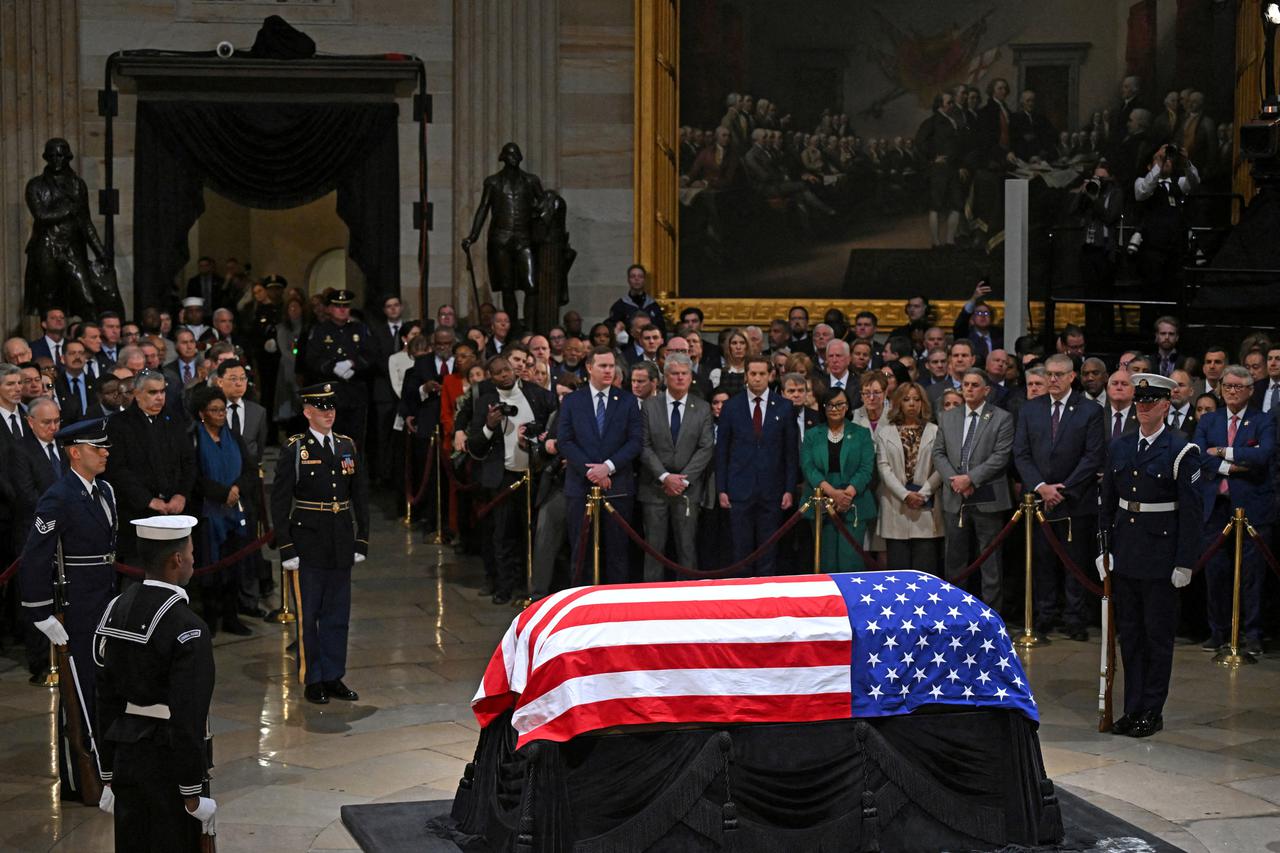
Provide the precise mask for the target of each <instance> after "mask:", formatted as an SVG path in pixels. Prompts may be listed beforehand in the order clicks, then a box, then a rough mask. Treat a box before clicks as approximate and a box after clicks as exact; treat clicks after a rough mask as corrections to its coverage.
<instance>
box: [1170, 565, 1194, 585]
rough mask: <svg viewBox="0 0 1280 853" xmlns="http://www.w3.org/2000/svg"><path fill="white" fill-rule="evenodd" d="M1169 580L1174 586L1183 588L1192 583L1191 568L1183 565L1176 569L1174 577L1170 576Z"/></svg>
mask: <svg viewBox="0 0 1280 853" xmlns="http://www.w3.org/2000/svg"><path fill="white" fill-rule="evenodd" d="M1169 582H1170V583H1172V584H1173V585H1174V588H1176V589H1182V588H1183V587H1184V586H1186V585H1187V584H1189V583H1191V570H1190V569H1184V568H1182V567H1178V568H1176V569H1174V570H1173V577H1171V578H1169Z"/></svg>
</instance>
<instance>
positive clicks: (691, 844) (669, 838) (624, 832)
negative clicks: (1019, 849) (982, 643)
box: [430, 709, 1063, 853]
mask: <svg viewBox="0 0 1280 853" xmlns="http://www.w3.org/2000/svg"><path fill="white" fill-rule="evenodd" d="M514 743H515V737H514V734H513V733H512V731H511V727H510V721H509V717H502V718H499V719H498V720H495V721H494V722H493V723H492V724H490V725H489V726H488V727H486V728H485V729H484V731H482V732H481V733H480V742H479V744H478V746H477V749H476V756H475V760H474V762H473V763H472V764H471V765H468V769H467V772H468V777H467V779H466V780H465V781H464V782H463V784H462V785H461V786H460V787H459V790H458V793H457V795H456V797H455V799H454V807H453V812H452V820H451V821H443V822H437V823H435V824H434V825H433V826H431V827H430V829H431V831H433V832H435V833H437V834H440V835H444V836H448V837H452V838H453V839H454V840H455V841H456V842H458V843H459V845H460V846H462V847H463V849H466V850H487V851H510V850H515V851H520V853H534V851H569V850H572V851H575V853H604V851H609V853H628V851H635V853H641V851H646V850H650V849H654V850H657V849H661V850H664V851H701V850H707V851H711V850H718V851H752V852H753V853H754V851H759V852H760V853H774V851H777V850H821V851H844V850H848V851H861V850H880V851H884V853H888V851H895V850H902V851H906V850H941V849H968V850H990V849H997V848H1001V847H1004V846H1006V845H1021V846H1027V847H1031V846H1035V845H1037V844H1045V843H1053V842H1055V841H1057V840H1060V839H1061V838H1062V834H1063V827H1062V819H1061V814H1060V811H1059V809H1058V807H1057V801H1056V799H1055V797H1054V795H1053V785H1052V783H1051V782H1049V780H1048V779H1046V778H1045V776H1044V765H1043V762H1042V760H1041V757H1040V745H1039V741H1038V740H1037V738H1036V731H1035V724H1034V723H1032V722H1030V721H1029V720H1027V719H1026V718H1025V717H1022V716H1021V715H1019V714H1017V713H1013V712H1006V711H998V710H983V711H954V710H951V709H947V710H945V711H944V710H939V711H937V712H933V711H932V710H924V711H921V712H917V713H915V714H911V715H907V716H901V717H884V718H878V719H870V720H838V721H831V722H826V723H806V724H795V725H744V726H734V727H730V728H726V729H719V730H717V729H712V728H699V729H682V730H661V731H640V732H632V733H628V734H619V735H601V736H596V735H588V736H583V737H578V738H574V739H573V740H571V741H569V742H568V743H562V744H555V743H542V742H538V743H533V744H530V745H529V746H527V747H525V748H524V749H522V750H520V751H519V752H515V751H513V750H512V747H513V746H514Z"/></svg>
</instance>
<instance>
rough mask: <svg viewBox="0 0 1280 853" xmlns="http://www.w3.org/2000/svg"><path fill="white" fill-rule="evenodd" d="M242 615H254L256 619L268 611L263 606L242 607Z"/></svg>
mask: <svg viewBox="0 0 1280 853" xmlns="http://www.w3.org/2000/svg"><path fill="white" fill-rule="evenodd" d="M240 615H241V616H252V617H253V618H254V619H261V618H262V617H263V616H266V615H267V611H265V610H263V609H262V608H261V607H241V608H240Z"/></svg>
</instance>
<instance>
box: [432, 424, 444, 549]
mask: <svg viewBox="0 0 1280 853" xmlns="http://www.w3.org/2000/svg"><path fill="white" fill-rule="evenodd" d="M431 443H432V445H434V447H435V451H436V453H435V459H433V460H429V461H430V462H431V464H432V465H433V466H434V467H435V470H434V471H432V472H431V473H432V475H433V476H434V477H435V478H436V532H435V535H434V536H432V537H431V544H432V545H443V544H444V498H443V496H442V495H443V489H442V487H441V483H440V479H441V473H440V469H441V462H442V460H441V457H440V453H441V447H440V425H439V424H436V431H435V432H434V433H433V434H432V438H431Z"/></svg>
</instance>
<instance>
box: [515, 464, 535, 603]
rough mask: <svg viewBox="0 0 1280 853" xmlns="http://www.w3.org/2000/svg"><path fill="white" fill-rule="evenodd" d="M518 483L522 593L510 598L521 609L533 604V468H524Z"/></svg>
mask: <svg viewBox="0 0 1280 853" xmlns="http://www.w3.org/2000/svg"><path fill="white" fill-rule="evenodd" d="M520 484H521V485H522V486H524V513H525V519H524V520H525V537H524V595H522V596H520V597H519V598H513V599H512V600H511V606H512V607H518V608H520V609H521V610H523V609H524V608H526V607H528V606H529V605H530V604H533V469H532V468H526V469H525V472H524V476H523V477H521V478H520Z"/></svg>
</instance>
